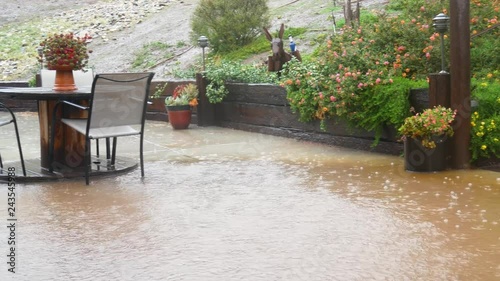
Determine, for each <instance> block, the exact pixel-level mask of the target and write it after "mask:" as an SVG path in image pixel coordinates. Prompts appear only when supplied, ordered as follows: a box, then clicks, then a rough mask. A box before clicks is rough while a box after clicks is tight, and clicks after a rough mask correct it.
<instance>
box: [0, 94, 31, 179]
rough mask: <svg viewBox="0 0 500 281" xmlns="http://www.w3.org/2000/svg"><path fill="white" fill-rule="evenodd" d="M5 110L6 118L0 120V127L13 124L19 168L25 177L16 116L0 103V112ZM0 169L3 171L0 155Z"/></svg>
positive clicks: (0, 156)
mask: <svg viewBox="0 0 500 281" xmlns="http://www.w3.org/2000/svg"><path fill="white" fill-rule="evenodd" d="M2 109H3V110H5V111H6V112H8V114H6V116H7V117H1V118H0V127H3V126H6V125H8V124H14V130H15V133H16V139H17V147H18V149H19V157H20V159H21V167H22V169H23V175H24V176H26V167H25V165H24V157H23V149H22V148H21V138H20V137H19V129H18V127H17V121H16V116H15V115H14V112H12V110H11V109H10V108H8V107H7V106H6V105H5V104H3V103H0V110H2ZM0 168H2V169H3V162H2V155H1V154H0Z"/></svg>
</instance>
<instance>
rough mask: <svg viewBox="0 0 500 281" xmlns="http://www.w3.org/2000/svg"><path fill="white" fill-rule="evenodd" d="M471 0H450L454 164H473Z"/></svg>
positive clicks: (457, 167)
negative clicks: (454, 115)
mask: <svg viewBox="0 0 500 281" xmlns="http://www.w3.org/2000/svg"><path fill="white" fill-rule="evenodd" d="M469 5H470V1H469V0H450V37H451V41H450V46H451V48H450V65H451V67H450V75H451V85H450V88H451V100H450V101H451V107H452V108H453V109H456V110H457V117H456V122H455V126H454V130H455V134H454V137H453V145H452V151H451V155H452V163H451V165H452V168H454V169H465V168H469V167H470V164H469V161H470V151H469V146H470V131H471V125H470V119H471V118H470V116H471V105H470V87H471V82H470V24H469V18H470V15H469V9H470V8H469Z"/></svg>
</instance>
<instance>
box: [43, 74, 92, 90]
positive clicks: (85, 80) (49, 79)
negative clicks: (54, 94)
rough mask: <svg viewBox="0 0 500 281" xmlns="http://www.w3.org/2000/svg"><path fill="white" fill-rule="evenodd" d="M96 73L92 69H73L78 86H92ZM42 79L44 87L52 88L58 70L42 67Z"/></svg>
mask: <svg viewBox="0 0 500 281" xmlns="http://www.w3.org/2000/svg"><path fill="white" fill-rule="evenodd" d="M94 76H95V73H94V71H93V70H92V69H86V70H73V79H75V86H76V87H77V88H82V87H91V86H92V82H93V81H94ZM40 79H41V81H42V87H46V88H52V87H54V82H55V79H56V71H55V70H48V69H42V70H41V71H40Z"/></svg>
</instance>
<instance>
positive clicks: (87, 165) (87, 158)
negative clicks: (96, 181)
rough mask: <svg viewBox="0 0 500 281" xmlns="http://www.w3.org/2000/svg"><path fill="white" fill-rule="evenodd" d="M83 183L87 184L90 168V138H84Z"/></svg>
mask: <svg viewBox="0 0 500 281" xmlns="http://www.w3.org/2000/svg"><path fill="white" fill-rule="evenodd" d="M84 158H85V160H84V161H85V184H86V185H89V183H90V181H89V174H90V169H91V162H92V159H91V157H90V139H89V138H85V157H84Z"/></svg>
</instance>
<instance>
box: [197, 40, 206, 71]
mask: <svg viewBox="0 0 500 281" xmlns="http://www.w3.org/2000/svg"><path fill="white" fill-rule="evenodd" d="M198 45H199V46H200V47H201V51H202V63H203V71H205V48H206V47H207V46H208V38H207V37H205V36H200V38H198Z"/></svg>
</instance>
